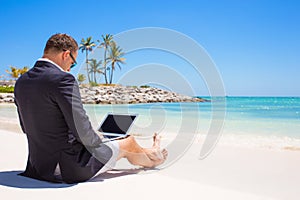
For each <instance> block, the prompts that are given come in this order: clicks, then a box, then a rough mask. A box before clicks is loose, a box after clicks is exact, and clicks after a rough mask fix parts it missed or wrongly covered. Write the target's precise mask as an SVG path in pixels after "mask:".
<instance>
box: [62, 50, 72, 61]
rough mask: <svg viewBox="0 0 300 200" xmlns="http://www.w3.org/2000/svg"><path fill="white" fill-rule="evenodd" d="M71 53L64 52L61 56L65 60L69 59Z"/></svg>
mask: <svg viewBox="0 0 300 200" xmlns="http://www.w3.org/2000/svg"><path fill="white" fill-rule="evenodd" d="M69 54H70V51H63V52H62V54H61V57H62V59H63V60H65V59H67V57H68V56H69Z"/></svg>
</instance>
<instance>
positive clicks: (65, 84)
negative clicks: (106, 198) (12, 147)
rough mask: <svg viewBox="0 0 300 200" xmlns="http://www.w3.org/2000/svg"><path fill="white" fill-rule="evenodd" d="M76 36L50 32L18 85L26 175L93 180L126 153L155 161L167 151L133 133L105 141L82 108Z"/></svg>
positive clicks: (136, 161)
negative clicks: (26, 152)
mask: <svg viewBox="0 0 300 200" xmlns="http://www.w3.org/2000/svg"><path fill="white" fill-rule="evenodd" d="M77 54H78V44H77V42H76V41H75V40H74V39H73V38H72V37H71V36H69V35H67V34H55V35H53V36H51V37H50V38H49V40H48V41H47V43H46V47H45V49H44V55H43V57H42V58H40V59H38V61H37V62H36V63H35V65H34V67H33V68H32V69H30V70H29V71H28V72H27V73H25V74H24V75H22V76H21V77H20V78H19V79H18V80H17V82H16V85H15V103H16V105H17V110H18V114H19V119H20V125H21V127H22V130H23V132H24V133H26V136H27V140H28V148H29V155H28V161H27V167H26V170H25V172H23V173H22V175H23V176H27V177H31V178H35V179H39V180H45V181H50V182H66V183H76V182H82V181H86V180H89V179H90V178H92V177H94V176H96V175H97V174H100V173H103V172H105V171H107V170H109V169H111V168H113V167H114V165H115V163H116V161H117V160H119V159H121V158H126V159H128V161H129V162H130V163H132V164H133V165H139V166H142V167H148V168H151V167H155V166H158V165H160V164H162V163H163V162H164V161H165V160H166V157H167V154H168V153H167V151H166V150H165V149H163V150H161V149H160V138H159V137H158V136H157V135H156V134H155V135H154V137H153V146H152V147H151V148H142V147H141V146H139V145H138V144H137V142H136V141H135V139H134V137H133V136H130V137H127V138H125V139H121V140H115V141H110V142H105V143H103V142H102V140H101V139H100V137H99V136H98V135H97V134H96V133H95V131H94V130H93V128H92V126H91V123H90V121H89V118H88V117H87V115H86V112H85V110H84V109H83V106H82V102H81V97H80V93H79V87H78V84H77V82H76V79H75V78H74V76H73V75H72V74H70V73H68V72H69V71H70V69H71V68H72V67H73V66H74V65H75V64H76V58H77Z"/></svg>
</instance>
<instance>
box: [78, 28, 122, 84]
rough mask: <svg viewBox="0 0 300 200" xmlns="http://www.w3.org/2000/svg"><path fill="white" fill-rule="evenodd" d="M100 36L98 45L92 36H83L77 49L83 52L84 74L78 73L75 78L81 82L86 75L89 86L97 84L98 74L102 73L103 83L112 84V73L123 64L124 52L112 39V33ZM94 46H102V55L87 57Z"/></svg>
mask: <svg viewBox="0 0 300 200" xmlns="http://www.w3.org/2000/svg"><path fill="white" fill-rule="evenodd" d="M101 37H102V39H101V40H97V42H98V44H99V45H98V46H97V44H96V43H95V42H94V41H93V39H92V37H88V38H86V39H84V38H83V39H82V40H81V43H80V46H79V49H80V50H81V52H82V53H85V63H86V69H85V71H86V75H84V74H79V75H78V77H77V79H78V82H79V83H83V82H84V81H85V80H86V78H85V76H86V77H87V81H88V84H89V85H90V86H98V85H99V83H98V80H99V79H100V78H101V77H99V76H101V75H102V76H104V81H105V82H104V83H105V84H106V85H109V84H113V74H114V71H115V69H116V67H118V68H119V69H120V70H121V65H123V64H125V58H124V55H125V52H123V50H122V48H121V47H120V46H118V45H117V43H116V42H115V41H114V40H113V35H111V34H106V35H102V36H101ZM96 46H97V47H96ZM95 47H96V48H103V50H104V51H103V52H104V53H103V57H101V58H99V59H95V58H93V59H89V53H90V52H92V51H93V49H94V48H95Z"/></svg>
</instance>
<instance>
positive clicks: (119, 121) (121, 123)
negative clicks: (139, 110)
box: [98, 114, 136, 134]
mask: <svg viewBox="0 0 300 200" xmlns="http://www.w3.org/2000/svg"><path fill="white" fill-rule="evenodd" d="M135 118H136V115H120V114H108V115H107V116H106V118H105V120H104V121H103V123H102V124H101V126H100V128H99V129H98V131H100V132H104V133H115V134H126V133H127V131H128V129H129V128H130V126H131V124H132V122H133V121H134V119H135Z"/></svg>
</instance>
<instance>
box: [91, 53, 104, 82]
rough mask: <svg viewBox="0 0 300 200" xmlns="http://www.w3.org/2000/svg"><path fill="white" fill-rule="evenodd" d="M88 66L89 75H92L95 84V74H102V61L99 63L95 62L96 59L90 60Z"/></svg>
mask: <svg viewBox="0 0 300 200" xmlns="http://www.w3.org/2000/svg"><path fill="white" fill-rule="evenodd" d="M89 64H90V66H91V69H90V72H91V74H92V75H93V77H94V83H95V84H97V78H96V74H97V73H99V74H104V73H103V71H102V69H103V68H100V66H101V64H102V60H100V61H99V62H98V61H97V60H96V59H90V62H89Z"/></svg>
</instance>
